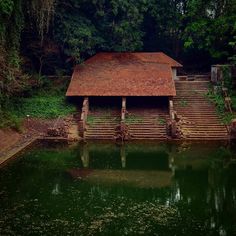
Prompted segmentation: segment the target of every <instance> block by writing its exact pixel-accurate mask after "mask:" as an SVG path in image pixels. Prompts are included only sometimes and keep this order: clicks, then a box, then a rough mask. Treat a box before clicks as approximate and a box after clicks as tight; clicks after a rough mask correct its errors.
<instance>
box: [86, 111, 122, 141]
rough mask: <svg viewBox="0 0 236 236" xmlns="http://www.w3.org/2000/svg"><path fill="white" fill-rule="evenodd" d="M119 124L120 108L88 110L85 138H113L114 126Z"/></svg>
mask: <svg viewBox="0 0 236 236" xmlns="http://www.w3.org/2000/svg"><path fill="white" fill-rule="evenodd" d="M119 124H120V110H118V109H112V110H109V111H108V110H103V109H100V110H97V111H90V112H89V115H88V119H87V127H86V131H85V139H93V140H95V139H104V140H105V139H110V140H112V139H114V138H115V128H116V126H117V125H119Z"/></svg>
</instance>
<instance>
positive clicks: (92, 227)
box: [0, 143, 236, 236]
mask: <svg viewBox="0 0 236 236" xmlns="http://www.w3.org/2000/svg"><path fill="white" fill-rule="evenodd" d="M235 160H236V152H235V147H234V146H229V145H227V144H223V143H180V144H171V143H129V144H125V145H117V144H114V143H86V144H82V143H79V144H74V145H71V146H67V145H62V144H56V145H55V144H52V143H44V144H38V145H36V146H35V147H34V148H32V149H31V150H28V151H26V152H25V153H23V154H22V155H21V157H20V158H19V159H17V160H16V161H15V162H14V163H11V165H9V166H7V167H5V168H4V169H2V170H1V172H0V198H1V204H0V213H1V214H0V235H221V236H223V235H234V234H236V224H235V222H236V181H235V179H236V161H235Z"/></svg>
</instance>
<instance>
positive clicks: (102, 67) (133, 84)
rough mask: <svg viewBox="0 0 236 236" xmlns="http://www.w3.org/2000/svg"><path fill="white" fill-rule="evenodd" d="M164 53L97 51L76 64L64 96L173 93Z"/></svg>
mask: <svg viewBox="0 0 236 236" xmlns="http://www.w3.org/2000/svg"><path fill="white" fill-rule="evenodd" d="M180 66H181V65H180V64H179V63H178V62H176V61H175V60H173V59H172V58H170V57H168V56H167V55H165V54H164V53H98V54H96V55H95V56H93V57H91V58H90V59H88V60H87V61H85V63H84V64H81V65H77V66H76V67H75V70H74V73H73V75H72V79H71V83H70V85H69V88H68V90H67V93H66V96H175V95H176V91H175V85H174V81H173V79H172V71H171V67H180Z"/></svg>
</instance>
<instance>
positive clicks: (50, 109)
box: [11, 94, 76, 119]
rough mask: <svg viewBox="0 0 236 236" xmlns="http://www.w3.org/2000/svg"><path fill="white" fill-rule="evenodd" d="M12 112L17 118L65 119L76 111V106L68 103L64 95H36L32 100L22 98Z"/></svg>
mask: <svg viewBox="0 0 236 236" xmlns="http://www.w3.org/2000/svg"><path fill="white" fill-rule="evenodd" d="M11 110H12V112H13V114H15V115H16V116H17V117H21V118H24V117H26V116H29V117H34V118H45V119H48V118H49V119H50V118H57V117H59V116H60V117H65V116H67V115H68V114H71V113H73V112H75V111H76V108H75V106H73V105H71V104H69V103H67V102H66V98H65V96H64V95H56V94H55V95H47V94H42V95H35V96H33V97H30V98H21V99H20V100H19V101H18V102H17V104H14V105H13V107H12V109H11Z"/></svg>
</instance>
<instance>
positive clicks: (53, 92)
mask: <svg viewBox="0 0 236 236" xmlns="http://www.w3.org/2000/svg"><path fill="white" fill-rule="evenodd" d="M67 82H68V81H62V82H61V83H59V84H53V83H50V84H47V85H46V86H42V87H40V88H37V89H34V90H30V91H27V92H26V93H25V94H22V96H19V97H13V98H11V99H10V100H9V101H8V102H7V104H6V105H5V107H4V109H2V110H1V111H0V128H5V127H10V128H13V129H16V130H18V131H20V130H21V124H22V121H23V119H24V118H26V117H30V118H42V119H52V118H57V117H65V116H67V115H69V114H71V113H73V112H75V111H76V107H75V106H74V105H73V104H71V103H69V102H68V101H67V100H66V97H65V91H66V88H67Z"/></svg>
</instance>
